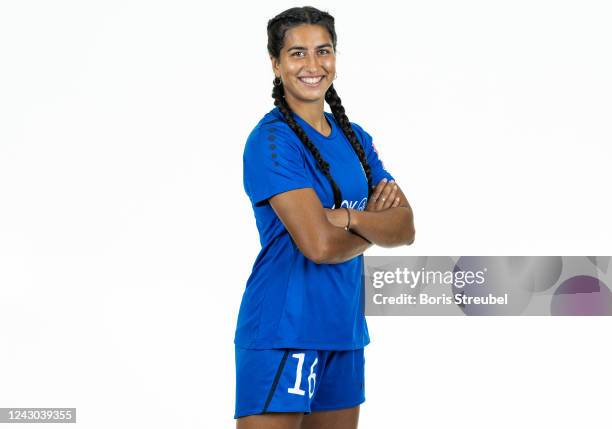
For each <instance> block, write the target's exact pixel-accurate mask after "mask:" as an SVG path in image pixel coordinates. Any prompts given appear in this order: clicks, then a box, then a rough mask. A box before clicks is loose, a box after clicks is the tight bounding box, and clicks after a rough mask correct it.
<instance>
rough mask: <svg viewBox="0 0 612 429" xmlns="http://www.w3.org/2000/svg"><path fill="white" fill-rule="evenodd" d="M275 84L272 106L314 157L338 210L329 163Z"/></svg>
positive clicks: (338, 199)
mask: <svg viewBox="0 0 612 429" xmlns="http://www.w3.org/2000/svg"><path fill="white" fill-rule="evenodd" d="M277 83H278V81H277V80H276V79H275V82H274V88H273V89H272V98H274V105H275V106H277V107H278V110H280V112H281V113H282V114H283V116H284V117H285V121H287V124H288V125H289V127H290V128H291V129H292V130H293V132H294V133H295V134H296V135H297V136H298V137H299V139H300V140H301V142H302V143H303V144H304V146H306V148H307V149H308V150H309V151H310V153H312V156H314V158H315V160H316V161H317V168H318V169H319V171H321V172H322V173H323V175H324V176H325V177H326V178H327V180H329V183H330V184H331V187H332V190H333V192H334V204H335V207H336V208H337V209H339V208H340V206H341V204H342V194H341V193H340V188H338V185H337V184H336V182H335V181H334V178H333V177H332V176H331V173H330V172H329V163H328V162H327V161H325V160H324V159H323V157H322V156H321V152H319V149H317V147H316V146H315V145H314V144H313V143H312V142H311V141H310V138H308V135H306V132H305V131H304V129H303V128H302V127H301V126H300V124H298V123H297V122H296V121H295V119H294V118H293V115H292V111H291V108H290V107H289V104H287V101H286V100H285V97H284V95H285V89H284V88H283V84H282V83H279V84H278V85H277ZM340 107H342V106H340ZM362 151H363V150H362ZM368 196H369V194H368Z"/></svg>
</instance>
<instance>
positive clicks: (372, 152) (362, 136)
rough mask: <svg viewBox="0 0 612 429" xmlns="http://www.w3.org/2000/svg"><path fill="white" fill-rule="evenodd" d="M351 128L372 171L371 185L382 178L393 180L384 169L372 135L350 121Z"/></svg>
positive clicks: (374, 184) (376, 183)
mask: <svg viewBox="0 0 612 429" xmlns="http://www.w3.org/2000/svg"><path fill="white" fill-rule="evenodd" d="M351 125H352V126H353V129H354V130H355V132H356V133H357V135H358V136H359V140H360V141H361V144H362V146H363V148H364V151H365V154H366V159H367V160H368V164H369V165H370V171H371V173H372V185H373V186H376V185H378V182H380V181H381V180H382V179H383V178H385V177H386V178H387V180H395V178H394V177H393V176H392V175H391V173H389V172H388V171H387V169H385V166H384V164H383V162H382V160H381V159H380V156H379V155H380V154H379V153H378V151H377V150H376V147H375V146H374V143H373V142H372V136H371V135H369V134H368V133H367V132H366V131H364V129H363V128H361V127H360V126H359V125H357V124H355V123H352V124H351Z"/></svg>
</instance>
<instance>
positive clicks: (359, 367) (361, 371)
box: [310, 348, 365, 415]
mask: <svg viewBox="0 0 612 429" xmlns="http://www.w3.org/2000/svg"><path fill="white" fill-rule="evenodd" d="M364 401H365V356H364V349H363V348H361V349H356V350H339V351H338V350H336V351H332V352H331V353H330V354H329V356H328V358H327V359H326V362H325V369H324V372H323V374H322V377H321V378H320V379H317V393H316V395H315V397H314V398H313V401H312V403H311V404H310V409H311V411H312V413H315V412H318V411H332V410H340V409H345V408H354V407H356V406H357V405H359V404H361V403H363V402H364ZM340 414H341V415H343V414H342V413H340ZM349 414H350V413H349Z"/></svg>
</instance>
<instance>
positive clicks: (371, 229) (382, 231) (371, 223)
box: [351, 206, 415, 247]
mask: <svg viewBox="0 0 612 429" xmlns="http://www.w3.org/2000/svg"><path fill="white" fill-rule="evenodd" d="M351 230H353V231H356V232H357V233H359V234H361V235H362V236H364V237H365V238H367V239H368V240H370V241H371V242H372V243H374V244H377V245H379V246H381V247H396V246H402V245H407V244H412V242H413V241H414V235H415V230H414V219H413V214H412V209H411V208H410V206H407V207H404V206H401V207H393V208H389V209H386V210H382V211H360V210H351Z"/></svg>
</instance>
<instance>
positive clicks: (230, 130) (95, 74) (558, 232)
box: [0, 0, 612, 428]
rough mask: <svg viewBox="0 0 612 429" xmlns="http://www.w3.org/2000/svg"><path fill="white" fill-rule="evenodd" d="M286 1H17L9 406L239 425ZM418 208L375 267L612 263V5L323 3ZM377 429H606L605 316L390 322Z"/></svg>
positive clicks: (371, 373) (9, 216)
mask: <svg viewBox="0 0 612 429" xmlns="http://www.w3.org/2000/svg"><path fill="white" fill-rule="evenodd" d="M295 5H300V6H301V4H292V3H288V2H268V3H261V2H244V3H236V2H215V3H214V4H213V3H209V2H203V1H193V2H184V1H183V2H178V1H172V2H170V1H166V2H154V1H146V2H145V1H140V2H137V1H120V2H119V1H98V2H82V1H73V2H66V1H54V2H48V1H44V2H43V1H40V2H30V1H20V2H16V1H14V2H11V1H6V2H2V4H1V6H0V75H1V76H0V340H1V344H0V407H77V409H78V423H77V426H78V427H83V428H108V427H120V428H134V427H148V428H168V427H173V428H222V427H227V428H229V427H233V426H234V421H233V419H232V417H233V411H234V409H233V407H234V354H233V352H234V350H233V335H234V329H235V322H236V316H237V312H238V307H239V305H240V299H241V296H242V292H243V290H244V286H245V282H246V280H247V277H248V275H249V273H250V270H251V267H252V263H253V261H254V259H255V257H256V255H257V252H258V250H259V241H258V235H257V229H256V226H255V221H254V217H253V213H252V209H251V206H250V204H249V201H248V198H247V196H246V194H245V193H244V190H243V188H242V150H243V147H244V142H245V139H246V137H247V135H248V133H249V132H250V130H251V129H252V128H253V127H254V126H255V124H256V123H257V121H258V120H259V119H260V118H261V116H263V115H264V114H265V113H266V112H267V111H268V110H270V109H271V108H272V107H273V105H272V98H271V97H270V93H271V82H272V77H273V76H272V72H271V69H270V65H269V59H268V57H267V52H266V31H265V29H266V24H267V20H268V19H270V18H271V17H273V16H274V15H275V14H277V13H279V12H281V11H282V10H284V9H286V8H288V7H291V6H295ZM312 5H313V6H317V7H320V8H323V9H327V10H329V11H330V12H331V13H332V14H333V15H334V16H335V17H336V24H337V32H338V53H337V67H338V80H337V81H336V87H337V90H338V92H339V94H340V96H341V97H342V101H343V104H344V106H345V107H346V110H347V113H348V115H349V118H350V119H351V120H352V121H355V122H358V123H360V124H361V125H362V126H363V127H364V128H365V129H366V130H367V131H368V132H369V133H370V134H372V135H373V136H374V141H375V143H376V145H377V147H378V149H379V151H380V154H381V157H382V159H383V161H384V162H385V165H386V167H387V168H388V169H389V171H391V172H392V174H394V175H395V177H396V178H397V180H398V183H399V184H400V186H402V188H403V190H404V192H405V194H406V195H407V196H408V199H409V200H410V202H411V204H412V206H413V209H414V212H415V224H416V229H417V239H416V242H415V244H414V245H413V246H410V247H405V248H396V249H381V248H374V249H372V250H371V251H369V252H368V254H370V255H375V254H378V255H382V254H398V255H402V254H406V255H610V254H611V253H612V249H611V243H612V225H611V223H610V218H611V216H610V214H611V213H610V212H611V210H610V203H609V199H610V183H611V178H612V177H611V176H612V174H611V173H610V160H611V159H612V157H611V156H610V155H611V152H612V149H611V148H610V144H611V143H612V141H611V140H612V130H611V127H610V118H611V115H612V104H611V101H610V100H612V84H611V80H610V78H609V77H610V76H612V60H611V58H612V57H611V56H610V55H609V48H610V44H609V42H610V40H612V27H611V26H610V25H609V23H610V21H612V16H611V13H610V11H609V10H608V9H607V8H606V2H603V1H602V2H592V1H580V2H579V1H573V2H568V1H550V2H544V1H533V0H531V1H512V2H491V1H479V2H477V1H462V2H452V1H446V2H441V1H428V2H402V3H401V5H400V3H399V2H398V3H395V2H382V1H377V2H356V1H351V2H348V1H346V2H330V3H322V2H313V3H312ZM609 286H612V285H609ZM368 323H369V327H370V334H371V337H372V343H371V345H369V346H368V347H367V348H366V358H367V363H366V397H367V402H366V403H365V404H364V405H363V406H362V409H361V419H360V427H361V428H382V427H419V428H439V427H453V428H490V427H497V428H516V427H525V426H528V427H538V426H540V427H588V428H595V427H609V421H610V419H609V414H608V413H607V412H606V410H607V409H608V406H609V386H610V385H611V382H612V376H611V375H610V374H611V371H610V362H611V358H612V352H611V351H610V349H609V347H608V344H609V340H610V334H609V333H610V328H611V327H612V325H611V323H610V319H609V318H552V317H549V318H521V317H513V318H501V317H500V318H436V317H426V318H416V317H387V318H373V317H371V318H369V319H368Z"/></svg>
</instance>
